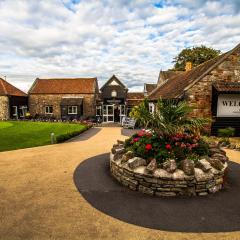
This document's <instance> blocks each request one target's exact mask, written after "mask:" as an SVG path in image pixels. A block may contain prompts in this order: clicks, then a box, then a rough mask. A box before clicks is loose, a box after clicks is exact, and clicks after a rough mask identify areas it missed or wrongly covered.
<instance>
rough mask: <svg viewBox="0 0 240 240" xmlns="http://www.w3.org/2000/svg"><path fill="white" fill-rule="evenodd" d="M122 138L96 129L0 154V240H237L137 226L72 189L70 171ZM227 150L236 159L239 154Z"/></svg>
mask: <svg viewBox="0 0 240 240" xmlns="http://www.w3.org/2000/svg"><path fill="white" fill-rule="evenodd" d="M124 138H125V136H123V135H121V128H110V127H109V128H100V131H99V130H98V131H97V132H94V134H93V132H92V131H89V132H86V133H85V134H83V135H82V136H80V137H79V138H78V139H77V140H76V139H75V140H76V141H71V142H68V143H63V144H58V145H50V146H43V147H37V148H29V149H22V150H16V151H11V152H1V153H0V239H3V240H8V239H10V240H14V239H24V240H25V239H44V240H45V239H70V240H74V239H84V240H85V239H94V240H95V239H96V240H97V239H121V240H128V239H129V240H130V239H148V240H153V239H161V240H171V239H178V240H186V239H208V240H209V239H218V240H219V239H231V240H235V239H236V240H237V239H240V232H231V233H214V234H212V233H210V234H206V233H174V232H166V231H160V230H152V229H148V228H143V227H138V226H136V225H132V224H128V223H125V222H122V221H120V220H117V219H115V218H113V217H110V216H108V215H106V214H104V213H102V212H100V211H99V210H97V209H95V208H94V207H92V206H91V205H90V204H89V203H88V202H87V201H86V200H85V199H84V198H83V197H82V196H81V195H80V193H79V192H78V190H77V188H76V186H75V184H74V181H73V174H74V171H75V170H76V168H77V166H78V165H79V164H80V163H81V162H83V161H84V160H86V159H88V158H91V157H94V156H96V155H100V154H104V153H108V152H109V151H110V149H111V146H112V144H113V143H114V142H115V141H116V139H124ZM228 154H229V156H231V159H232V160H235V161H238V162H239V159H240V153H239V152H233V151H228ZM93 176H94V173H93ZM233 197H234V196H233ZM125 204H127V203H125ZM223 207H224V206H223ZM183 221H184V219H183ZM226 221H227V219H226Z"/></svg>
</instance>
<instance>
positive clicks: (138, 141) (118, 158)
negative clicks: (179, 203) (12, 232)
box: [110, 131, 228, 196]
mask: <svg viewBox="0 0 240 240" xmlns="http://www.w3.org/2000/svg"><path fill="white" fill-rule="evenodd" d="M227 161H228V158H227V157H226V153H225V152H224V151H223V150H221V149H220V147H219V146H218V145H216V144H211V145H208V144H206V143H205V142H204V141H203V140H202V139H200V138H199V137H197V136H194V135H187V134H178V135H174V136H168V137H166V138H164V137H163V136H156V135H154V134H152V133H151V132H146V131H141V132H140V133H138V134H135V135H133V136H132V137H131V138H129V139H128V140H126V142H122V141H118V143H117V144H115V145H114V146H113V148H112V150H111V155H110V170H111V174H112V175H113V177H114V178H116V179H117V180H118V181H119V182H121V183H122V184H123V185H124V186H127V187H129V188H130V189H132V190H136V191H140V192H143V193H146V194H150V195H156V196H177V195H187V196H191V195H207V194H209V193H215V192H217V191H219V190H220V189H222V187H223V184H224V179H225V173H226V170H227V166H228V165H227Z"/></svg>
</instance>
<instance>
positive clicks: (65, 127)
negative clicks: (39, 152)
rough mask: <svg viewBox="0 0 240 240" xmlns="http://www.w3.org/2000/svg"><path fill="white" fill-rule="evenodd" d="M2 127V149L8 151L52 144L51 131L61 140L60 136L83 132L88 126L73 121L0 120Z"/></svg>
mask: <svg viewBox="0 0 240 240" xmlns="http://www.w3.org/2000/svg"><path fill="white" fill-rule="evenodd" d="M6 126H7V127H6ZM0 129H1V130H0V151H7V150H14V149H20V148H28V147H36V146H42V145H46V144H51V137H50V136H51V133H54V134H55V137H56V139H59V138H60V141H61V137H59V136H61V135H64V134H69V133H76V132H78V133H80V132H83V131H85V130H86V129H88V126H86V125H83V124H72V123H50V122H31V121H7V122H6V121H5V122H0ZM62 138H63V137H62Z"/></svg>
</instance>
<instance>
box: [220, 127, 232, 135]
mask: <svg viewBox="0 0 240 240" xmlns="http://www.w3.org/2000/svg"><path fill="white" fill-rule="evenodd" d="M234 134H235V129H234V128H232V127H228V128H223V129H219V130H218V136H219V137H224V138H225V137H233V136H234Z"/></svg>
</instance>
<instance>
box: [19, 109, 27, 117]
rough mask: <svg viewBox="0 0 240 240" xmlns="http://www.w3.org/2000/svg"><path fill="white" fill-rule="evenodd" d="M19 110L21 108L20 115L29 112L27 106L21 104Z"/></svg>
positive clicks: (23, 115)
mask: <svg viewBox="0 0 240 240" xmlns="http://www.w3.org/2000/svg"><path fill="white" fill-rule="evenodd" d="M19 110H20V117H25V116H26V113H27V106H21V107H20V108H19Z"/></svg>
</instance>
